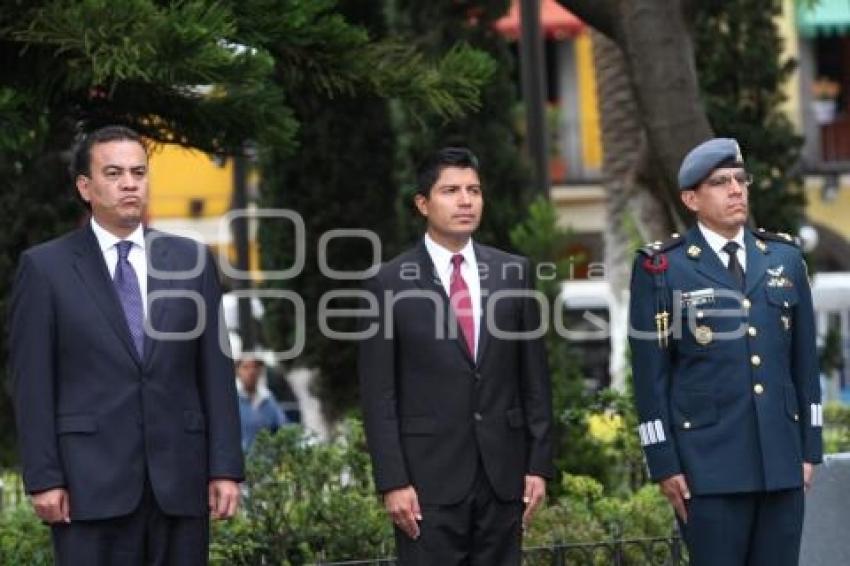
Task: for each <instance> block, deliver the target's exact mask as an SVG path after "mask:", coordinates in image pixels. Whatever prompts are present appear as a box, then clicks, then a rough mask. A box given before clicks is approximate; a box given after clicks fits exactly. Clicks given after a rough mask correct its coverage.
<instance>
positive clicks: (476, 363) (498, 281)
mask: <svg viewBox="0 0 850 566" xmlns="http://www.w3.org/2000/svg"><path fill="white" fill-rule="evenodd" d="M475 256H476V260H477V262H478V263H479V272H481V273H482V276H481V294H482V307H483V308H482V313H483V316H482V320H481V330H480V336H479V347H478V356H477V359H475V360H473V359H472V356H471V355H470V353H469V351H468V349H467V347H466V344H465V342H464V340H463V338H461V333H460V331H459V330H458V328H457V322H456V321H455V320H453V317H452V315H451V307H450V305H449V299H448V297H447V296H446V293H445V290H444V288H443V286H442V285H441V283H440V280H439V277H438V276H437V275H436V273H435V272H434V266H433V264H432V262H431V258H430V256H429V255H428V252H427V250H426V248H425V245H424V242H420V243H419V245H418V246H417V247H416V248H414V249H412V250H410V251H408V252H406V253H403V254H402V255H400V256H398V257H397V258H395V259H393V260H392V261H390V262H388V263H386V264H385V265H383V266H382V268H381V270H380V272H379V273H378V274H377V275H376V276H375V277H374V278H372V279H370V280H368V281H367V282H366V285H365V288H366V290H368V291H370V292H371V293H373V294H374V296H375V297H376V299H377V303H378V311H379V315H378V317H377V318H375V319H370V320H369V324H368V326H370V328H371V329H373V330H375V333H374V335H373V336H371V337H369V338H366V339H364V340H363V341H362V342H361V345H360V359H359V374H360V385H361V390H360V395H361V402H362V405H363V410H364V417H365V423H366V435H367V440H368V445H369V450H370V453H371V456H372V463H373V467H374V474H375V482H376V486H377V489H378V490H379V491H380V492H386V491H388V490H391V489H394V488H399V487H403V486H406V485H413V486H414V487H415V488H416V490H417V494H418V497H419V500H420V502H422V503H426V504H428V503H432V504H451V503H454V502H457V501H459V500H461V499H462V498H463V497H464V496H465V495H466V494H467V493H468V492H469V490H470V488H471V486H472V482H473V480H474V478H475V473H476V470H477V468H478V465H479V464H478V462H479V460H480V462H481V463H483V466H484V470H485V472H486V474H487V477H488V479H489V480H490V483H491V484H492V486H493V488H494V490H495V492H496V494H497V496H498V497H499V498H500V499H504V500H517V499H519V498H521V497H522V493H523V486H524V481H523V478H524V475H525V474H534V475H540V476H543V477H547V478H550V477H552V475H553V464H552V443H551V432H550V431H551V422H552V409H551V390H550V383H549V372H548V366H547V360H546V353H545V348H544V345H543V341H542V338H540V337H538V338H534V339H530V340H529V339H525V340H518V339H515V338H514V337H512V336H504V335H503V336H498V332H495V333H496V334H497V335H494V329H495V330H498V331H501V332H503V333H516V332H521V331H528V330H533V329H536V328H539V321H540V313H539V309H538V308H537V303H536V302H535V301H533V300H532V299H529V298H527V297H518V296H516V294H513V295H511V293H510V292H511V291H517V290H524V289H531V288H532V277H531V273H530V269H529V264H528V261H527V260H526V259H525V258H521V257H518V256H512V255H509V254H506V253H504V252H501V251H499V250H496V249H493V248H489V247H486V246H481V245H477V244H475ZM483 270H486V274H485V273H484V272H483Z"/></svg>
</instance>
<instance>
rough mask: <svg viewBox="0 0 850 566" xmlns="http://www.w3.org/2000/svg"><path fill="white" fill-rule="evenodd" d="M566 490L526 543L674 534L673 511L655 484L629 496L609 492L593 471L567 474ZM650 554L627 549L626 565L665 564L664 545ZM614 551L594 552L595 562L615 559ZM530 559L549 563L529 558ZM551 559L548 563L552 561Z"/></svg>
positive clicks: (563, 484) (562, 489)
mask: <svg viewBox="0 0 850 566" xmlns="http://www.w3.org/2000/svg"><path fill="white" fill-rule="evenodd" d="M558 491H559V493H560V494H561V495H560V496H559V497H557V498H556V499H553V501H552V502H551V503H550V504H549V505H548V506H547V507H545V508H544V509H543V510H542V511H541V512H540V513H539V514H538V516H537V517H536V518H535V520H534V521H533V522H532V523H531V527H530V528H529V530H528V531H527V532H526V533H525V536H524V540H523V542H524V544H525V546H526V547H535V546H546V545H555V544H564V543H589V542H601V541H605V540H620V539H640V538H661V537H670V536H672V535H674V534H675V533H674V532H673V529H674V526H675V522H674V518H673V512H672V510H671V508H670V505H669V504H668V503H667V500H666V499H665V498H664V497H663V496H662V495H661V493H660V492H659V491H658V489H656V488H655V486H650V485H647V486H644V487H642V488H641V489H639V490H637V491H636V492H634V493H633V494H631V495H629V496H628V497H622V496H616V495H613V496H612V495H606V493H605V488H604V486H603V485H602V484H600V483H599V482H598V481H596V480H595V479H593V478H590V477H587V476H575V475H571V474H566V473H565V474H564V475H563V476H562V478H561V486H560V490H558ZM656 551H657V554H653V559H648V558H647V556H646V555H644V553H643V552H641V551H640V550H638V549H636V548H628V547H627V548H626V550H625V557H624V558H625V561H624V562H623V563H624V564H629V565H631V566H639V565H640V566H652V565H655V564H662V563H665V562H664V560H665V557H666V555H665V553H664V551H663V549H661V548H658V549H657V550H656ZM610 560H611V557H610V555H608V554H607V553H606V554H604V555H603V554H602V553H599V554H597V555H594V558H593V561H592V562H582V564H593V565H598V566H606V565H608V564H611V562H610ZM526 562H527V563H529V564H541V565H542V564H544V562H542V561H539V560H533V559H532V560H526ZM549 563H551V562H546V564H549Z"/></svg>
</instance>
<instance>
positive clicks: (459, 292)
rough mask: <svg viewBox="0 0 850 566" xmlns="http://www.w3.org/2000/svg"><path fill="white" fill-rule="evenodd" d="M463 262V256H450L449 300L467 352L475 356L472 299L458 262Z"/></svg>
mask: <svg viewBox="0 0 850 566" xmlns="http://www.w3.org/2000/svg"><path fill="white" fill-rule="evenodd" d="M462 263H463V256H462V255H461V254H455V255H453V256H452V265H453V266H454V269H453V270H452V278H451V283H450V284H449V300H450V301H451V303H452V309H453V310H454V313H455V317H456V318H457V322H458V324H459V325H460V329H461V330H462V331H463V337H464V338H466V346H467V347H468V348H469V354H470V355H471V356H472V357H473V358H474V357H475V322H473V320H472V299H471V298H470V296H469V287H467V286H466V281H464V280H463V275H461V273H460V264H462Z"/></svg>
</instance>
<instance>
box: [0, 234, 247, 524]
mask: <svg viewBox="0 0 850 566" xmlns="http://www.w3.org/2000/svg"><path fill="white" fill-rule="evenodd" d="M153 235H155V236H156V238H155V239H153V240H151V239H150V237H151V234H150V233H149V234H148V242H149V243H148V246H147V254H148V256H149V274H148V297H149V298H151V296H152V295H151V294H152V293H155V292H157V291H167V292H182V294H183V295H184V297H183V298H179V297H174V296H170V297H169V296H166V297H164V298H159V299H157V300H155V301H154V302H153V303H151V304H150V308H149V320H150V324H151V327H152V328H154V329H155V330H158V331H161V332H171V333H178V332H184V333H185V332H190V331H192V330H193V329H195V328H196V327H197V328H198V335H197V337H195V338H193V339H174V340H163V339H152V338H151V337H150V336H149V335H146V337H145V355H144V359H139V356H138V354H137V353H136V350H135V348H134V346H133V342H132V339H131V338H130V333H129V329H128V327H127V323H126V320H125V318H124V313H123V311H122V309H121V304H120V302H119V299H118V295H117V293H116V291H115V288H114V286H113V283H112V281H111V279H110V277H109V271H108V269H107V266H106V262H105V261H104V259H103V255H102V253H101V251H100V248H99V246H98V243H97V239H96V238H95V235H94V233H93V232H92V230H91V227H90V226H89V225H86V226H85V227H83V228H81V229H79V230H76V231H74V232H71V233H69V234H67V235H65V236H63V237H61V238H58V239H56V240H52V241H50V242H47V243H44V244H41V245H38V246H35V247H33V248H31V249H29V250H27V251H26V252H24V254H23V255H22V256H21V259H20V265H19V270H18V275H17V280H16V281H15V285H14V290H13V293H12V300H11V308H10V321H9V322H10V324H9V328H10V341H9V345H10V360H11V378H12V386H13V396H14V404H15V413H16V419H17V427H18V438H19V445H20V452H21V457H22V463H23V476H24V483H25V486H26V489H27V491H28V492H31V493H32V492H38V491H43V490H46V489H50V488H55V487H61V486H64V487H65V488H67V489H68V491H69V494H70V502H71V518H72V520H73V519H103V518H109V517H115V516H119V515H123V514H126V513H129V512H131V511H132V510H134V509H135V508H136V506H137V505H138V503H139V501H140V497H141V494H142V488H143V484H144V481H145V475H146V474H147V476H148V477H149V481H150V484H151V486H152V488H153V491H154V494H155V496H156V499H157V501H158V503H159V505H160V507H161V508H162V509H163V511H164V512H166V513H168V514H173V515H185V516H201V515H204V514H205V513H206V512H207V484H208V480H209V479H210V478H232V479H235V480H240V479H242V477H243V462H242V451H241V449H240V440H239V434H240V432H239V416H238V410H237V403H236V392H235V387H234V381H233V364H232V362H231V361H230V360H229V359H228V358H227V356H226V355H225V353H224V351H223V350H222V347H221V346H220V344H219V332H220V327H219V316H218V313H219V308H220V304H219V303H220V294H221V293H220V290H219V285H218V279H217V275H216V270H215V267H214V264H213V262H212V257H211V255H210V254H209V252H207V251H206V250H204V249H203V248H201V247H199V246H198V244H196V243H195V242H192V241H191V240H188V239H185V238H178V237H175V236H170V235H166V234H163V233H156V232H154V233H153ZM199 263H200V264H201V265H202V269H196V270H195V271H196V273H191V271H192V270H193V267H194V266H196V265H199ZM151 265H152V266H153V267H154V268H155V269H157V270H159V271H168V272H175V271H184V272H189V273H186V275H188V278H186V279H179V280H175V279H171V280H169V279H165V278H163V279H159V278H157V277H154V276H153V275H156V274H155V273H153V272H151V270H150V266H151ZM190 292H194V293H195V294H196V295H195V297H196V298H197V299H198V303H200V305H199V304H196V303H195V302H193V300H192V299H190V298H186V297H185V295H186V294H188V293H190ZM200 306H202V307H203V309H202V310H203V311H204V315H203V316H201V315H200V314H199V312H200V311H201V309H200V308H199V307H200ZM225 344H226V342H225Z"/></svg>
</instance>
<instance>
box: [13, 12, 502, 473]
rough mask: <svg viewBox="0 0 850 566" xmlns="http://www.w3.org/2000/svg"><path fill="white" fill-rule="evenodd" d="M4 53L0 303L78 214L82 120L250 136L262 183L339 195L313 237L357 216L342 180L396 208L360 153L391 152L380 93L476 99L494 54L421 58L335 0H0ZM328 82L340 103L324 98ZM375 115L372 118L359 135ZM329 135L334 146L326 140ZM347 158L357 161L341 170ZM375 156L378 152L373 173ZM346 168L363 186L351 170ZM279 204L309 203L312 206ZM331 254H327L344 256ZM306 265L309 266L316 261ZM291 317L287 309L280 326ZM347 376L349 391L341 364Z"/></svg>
mask: <svg viewBox="0 0 850 566" xmlns="http://www.w3.org/2000/svg"><path fill="white" fill-rule="evenodd" d="M351 4H352V2H347V3H346V5H351ZM373 11H374V8H373ZM271 15H273V16H274V17H270V16H271ZM0 61H2V66H3V74H2V77H0V126H2V127H0V150H2V151H0V175H2V176H3V178H4V180H5V181H6V185H4V191H3V193H2V194H0V213H2V218H4V220H5V221H6V222H7V224H6V225H4V231H3V233H2V235H0V249H2V250H3V252H4V253H3V254H0V303H2V304H0V307H5V306H6V305H5V302H6V300H7V297H8V292H9V288H10V286H11V281H12V279H13V271H14V266H15V264H16V262H17V258H18V255H19V254H20V253H21V251H23V250H24V249H26V248H27V247H29V246H31V245H33V244H35V243H38V242H41V241H44V240H47V239H50V238H52V237H55V236H57V235H59V234H61V233H63V232H65V231H67V230H68V229H69V228H70V227H72V226H74V225H75V224H76V223H77V222H78V221H79V220H80V215H81V209H80V208H79V207H78V206H77V205H76V204H75V203H74V199H73V198H72V197H71V190H72V186H71V183H69V179H68V176H67V172H66V167H67V162H68V153H67V149H68V148H69V147H70V145H71V143H72V141H73V139H74V136H75V134H76V133H77V131H78V130H80V129H82V130H84V131H87V130H91V129H93V128H95V127H98V126H101V125H104V124H106V123H122V124H126V125H129V126H132V127H134V128H136V129H137V130H138V131H140V132H141V133H142V134H143V135H145V136H147V137H148V138H150V139H151V140H153V141H155V142H158V143H177V144H181V145H184V146H192V147H196V148H199V149H202V150H204V151H207V152H212V153H219V154H221V153H224V154H232V153H241V152H242V151H243V147H244V144H245V142H246V141H254V142H257V144H258V145H259V146H260V148H261V152H262V153H263V155H264V157H265V158H266V159H265V160H264V162H263V163H264V166H265V167H266V168H267V171H264V172H263V174H264V176H267V177H268V178H269V179H276V180H280V181H281V182H282V184H268V185H267V186H268V187H271V188H270V189H269V190H270V191H271V192H273V193H274V192H277V193H286V194H291V191H293V190H297V191H299V192H303V193H304V194H305V195H308V196H307V198H308V199H309V198H310V195H312V194H313V190H314V189H315V188H316V187H319V186H321V187H323V188H325V189H326V191H325V192H323V193H321V194H317V195H316V196H318V197H321V198H322V199H323V202H333V203H335V204H336V205H337V208H336V210H337V211H338V214H337V215H336V216H335V217H333V218H330V217H326V218H327V221H326V222H324V223H320V224H318V225H312V224H311V225H310V226H309V233H310V234H312V235H313V236H314V238H318V237H319V235H320V234H321V233H322V232H324V231H325V230H327V229H328V228H338V227H341V226H345V225H348V226H351V225H352V223H353V221H352V220H351V218H352V217H351V216H349V214H350V213H352V212H356V207H352V208H348V209H346V208H345V207H344V206H343V205H341V204H340V203H343V202H345V201H346V200H347V199H349V198H351V195H359V196H360V197H361V198H367V196H368V197H369V198H374V199H375V202H380V203H383V202H389V204H388V205H387V206H372V209H371V210H370V209H369V206H367V205H366V204H365V202H367V201H364V204H361V206H360V208H361V209H362V210H367V211H368V212H372V213H373V214H372V216H369V214H365V215H364V216H363V222H362V224H359V226H366V227H369V226H370V225H371V222H372V219H377V220H376V221H375V222H376V223H377V224H380V223H384V222H390V223H391V222H392V221H391V220H388V219H390V218H391V217H392V213H393V212H394V210H395V208H394V207H395V201H394V198H393V197H389V198H387V196H386V189H387V187H390V186H392V182H391V179H392V171H393V167H392V164H391V163H390V162H388V161H386V160H383V161H381V162H380V163H379V162H378V161H379V160H377V159H373V157H372V155H371V154H370V153H369V152H370V151H374V150H380V149H382V148H383V149H384V150H385V151H387V153H386V155H387V156H394V155H395V149H394V147H393V145H392V143H389V144H387V143H386V142H385V141H384V140H383V139H382V138H381V136H385V135H386V136H388V138H387V139H389V140H391V139H392V135H390V134H389V132H388V130H387V128H386V127H385V126H384V124H385V123H386V121H387V120H386V119H384V118H380V117H378V115H379V114H381V113H384V114H385V113H386V110H385V109H381V105H384V104H385V103H384V102H382V101H381V100H380V99H382V98H386V97H394V96H397V97H401V98H404V99H407V100H408V102H409V103H410V104H411V105H412V106H413V107H416V108H418V109H419V110H421V111H422V112H428V113H434V114H435V115H438V116H440V117H442V118H448V117H455V116H458V115H459V114H461V113H464V112H468V111H471V110H473V109H474V108H476V107H477V106H478V105H479V104H480V96H479V91H480V89H481V86H482V85H483V83H484V82H486V80H487V79H488V77H489V76H490V75H491V74H492V72H493V68H494V62H493V61H492V59H491V58H490V57H489V56H487V55H486V54H485V53H483V52H481V51H477V50H474V49H471V48H469V47H467V46H463V45H458V46H457V47H454V48H453V49H447V50H446V51H445V52H441V53H437V54H433V55H432V54H429V55H428V57H425V56H423V55H422V54H421V53H420V52H417V51H415V50H413V49H412V48H410V47H409V46H406V45H402V44H401V43H393V42H390V41H386V40H385V41H376V40H375V39H374V38H373V37H372V36H370V34H369V31H368V30H367V28H366V27H363V26H360V25H357V24H355V23H352V22H351V21H350V20H349V19H347V17H346V15H345V14H344V13H343V12H342V10H340V9H339V8H338V7H337V2H335V1H334V0H310V1H304V0H242V1H239V2H236V1H232V0H231V1H215V0H183V1H180V2H160V1H156V0H128V1H126V2H109V1H107V0H81V1H76V2H70V1H48V0H33V1H29V2H23V1H19V0H3V2H2V9H0ZM335 96H336V97H344V98H345V100H346V102H342V103H340V104H339V105H338V106H337V107H336V108H335V109H332V108H331V103H330V98H331V97H335ZM365 100H369V101H370V104H371V102H373V101H375V102H374V104H372V109H371V110H369V111H362V110H364V109H363V108H362V106H361V103H363V101H365ZM305 108H309V111H308V110H305ZM332 110H335V112H336V113H334V112H333V111H332ZM313 116H320V117H322V118H323V121H321V123H320V124H319V125H318V126H316V127H328V128H332V127H336V122H335V120H338V121H339V122H340V124H341V125H345V126H346V127H345V128H341V127H340V128H339V129H337V130H334V131H333V133H332V135H333V136H334V137H333V138H331V137H325V138H323V137H322V136H321V135H316V134H315V130H314V131H313V133H312V135H305V136H304V138H303V139H302V140H300V141H302V142H303V143H304V146H307V144H308V143H313V142H316V143H318V144H319V145H317V146H316V147H311V151H312V152H313V159H304V160H302V159H301V157H303V156H301V155H294V152H295V149H296V147H297V141H298V140H297V139H296V134H297V132H298V129H299V127H301V124H299V121H301V120H304V122H303V124H304V125H306V127H311V128H313V127H314V123H313V121H312V117H313ZM348 118H350V120H351V121H347V119H348ZM358 119H359V120H360V121H359V122H358V121H357V120H358ZM370 120H374V122H370ZM373 123H374V124H375V128H373V130H372V132H373V133H372V134H369V135H367V134H365V133H364V130H365V129H367V128H366V127H367V126H371V125H372V124H373ZM353 132H357V133H358V135H356V136H355V135H352V133H353ZM355 138H356V140H355ZM327 140H331V141H332V142H333V143H334V144H335V145H333V144H331V145H328V144H325V145H321V142H322V141H327ZM349 140H354V141H353V143H351V144H348V143H347V141H349ZM354 145H357V146H358V147H359V149H358V150H357V151H352V150H353V149H354V148H353V146H354ZM340 156H348V160H345V159H342V158H340ZM288 160H292V162H294V163H295V168H296V169H297V166H298V164H299V163H309V164H310V166H311V167H312V169H311V170H302V171H301V172H303V173H304V176H303V178H302V181H301V182H300V183H292V184H289V183H290V181H292V178H291V177H290V176H288V175H286V174H284V173H283V172H281V169H285V168H286V163H287V161H288ZM370 161H373V163H371V164H370V163H369V162H370ZM328 162H335V163H336V164H338V166H337V167H336V168H335V169H334V171H333V173H332V174H333V175H334V176H335V183H334V184H327V182H328V178H327V177H324V178H323V177H321V176H315V177H313V176H311V171H324V170H325V164H326V163H328ZM352 163H354V164H356V167H350V168H348V169H347V170H346V167H348V166H350V165H351V164H352ZM369 165H372V166H373V167H374V166H377V167H379V170H378V172H377V174H375V175H372V171H371V170H370V169H369ZM266 173H268V175H266ZM346 175H348V177H346ZM352 176H357V178H358V179H359V180H360V181H359V183H360V184H359V185H358V186H354V185H355V184H354V183H350V182H349V181H350V179H351V178H352ZM388 179H389V180H388ZM272 182H274V181H272ZM367 183H370V186H369V187H368V190H367V189H365V188H364V186H365V185H366V184H367ZM370 191H371V194H369V195H367V193H368V192H370ZM272 200H274V199H273V198H270V199H269V202H271V201H272ZM282 205H283V206H289V205H292V206H291V207H292V208H294V209H295V210H298V211H300V212H302V213H303V214H304V216H305V217H306V218H308V219H310V218H312V217H313V214H312V213H313V210H312V208H311V207H309V206H307V207H304V208H303V209H301V208H299V206H297V203H295V202H293V201H285V202H283V203H282ZM372 205H374V202H373V203H372ZM378 232H379V234H380V235H381V236H382V237H386V236H387V235H388V232H387V231H385V230H383V228H381V229H379V230H378ZM389 239H392V238H391V237H390V238H389ZM265 241H266V243H267V249H276V248H286V247H287V246H288V245H289V241H288V240H286V236H283V239H280V238H278V239H276V238H275V237H272V238H270V239H269V238H267V239H266V240H265ZM313 243H315V240H313ZM290 247H291V246H290ZM313 249H315V247H314V248H313ZM337 255H341V254H337ZM336 257H337V256H334V257H333V258H331V261H329V263H330V265H332V266H334V267H336V268H337V269H342V268H343V267H344V264H343V263H334V261H333V260H334V259H335V258H336ZM277 259H278V258H276V257H273V258H271V261H272V262H274V261H276V260H277ZM277 265H281V264H280V263H277ZM311 269H312V270H313V271H312V272H313V273H315V271H316V264H315V262H313V263H312V265H311ZM312 282H313V280H307V281H306V284H307V285H309V284H311V283H312ZM310 306H311V307H315V303H313V304H311V305H310ZM3 312H5V309H4V311H3ZM309 312H311V313H314V312H315V308H311V310H310V311H309ZM4 324H5V319H3V321H2V322H0V325H4ZM4 330H5V329H4V328H0V332H2V331H4ZM286 332H287V327H286V326H285V325H283V324H281V330H279V333H284V334H285V333H286ZM3 333H4V332H3ZM311 338H312V337H311ZM313 343H318V342H313V341H311V344H313ZM322 344H324V343H322ZM325 345H326V344H325ZM2 348H5V341H4V342H3V346H2ZM281 349H284V348H281ZM310 355H312V356H315V357H318V358H321V359H323V360H324V359H330V358H332V356H331V357H329V356H326V355H324V353H318V354H317V353H316V352H315V351H313V352H311V353H310ZM5 360H6V356H5V352H2V353H0V366H1V367H5V366H6V364H5ZM340 360H341V361H347V360H346V359H345V357H342V358H340ZM336 375H339V372H337V373H336ZM349 378H350V376H349ZM344 391H345V392H346V393H345V396H346V398H347V399H348V403H349V404H350V402H351V401H350V400H351V397H352V395H353V393H352V392H353V388H352V386H351V381H350V379H349V386H348V388H347V389H344ZM11 414H12V413H11V410H10V408H9V400H8V398H7V397H6V396H5V395H0V435H2V437H0V463H4V462H6V463H8V462H9V461H10V460H11V459H12V449H11V444H12V443H11V437H12V436H13V434H14V426H13V424H12V419H11Z"/></svg>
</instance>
